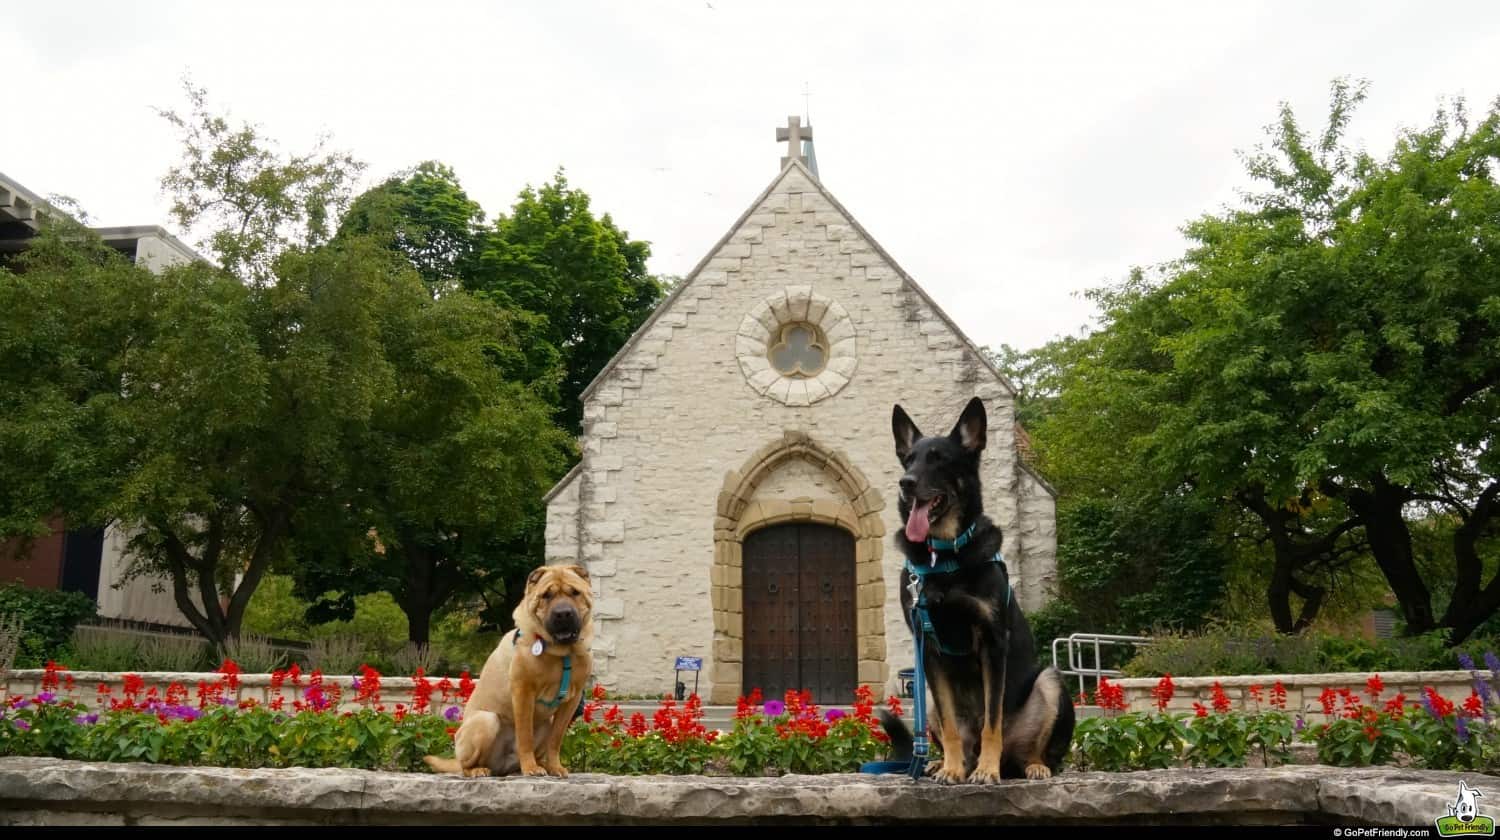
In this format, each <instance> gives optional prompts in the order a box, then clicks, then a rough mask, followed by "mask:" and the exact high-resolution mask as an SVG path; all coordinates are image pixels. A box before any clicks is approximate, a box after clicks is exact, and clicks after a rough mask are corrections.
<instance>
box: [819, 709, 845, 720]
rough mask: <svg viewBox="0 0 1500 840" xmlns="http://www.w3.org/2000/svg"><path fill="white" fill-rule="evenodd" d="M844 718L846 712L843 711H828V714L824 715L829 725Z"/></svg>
mask: <svg viewBox="0 0 1500 840" xmlns="http://www.w3.org/2000/svg"><path fill="white" fill-rule="evenodd" d="M843 716H844V710H843V709H829V710H828V711H826V712H824V713H823V720H826V721H828V722H829V723H833V722H834V721H836V720H838V719H839V718H841V717H843Z"/></svg>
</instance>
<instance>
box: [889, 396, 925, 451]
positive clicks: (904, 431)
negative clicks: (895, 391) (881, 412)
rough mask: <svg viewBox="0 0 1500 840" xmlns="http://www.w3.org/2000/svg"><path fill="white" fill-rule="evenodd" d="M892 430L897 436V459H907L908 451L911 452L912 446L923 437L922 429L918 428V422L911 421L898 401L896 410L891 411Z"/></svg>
mask: <svg viewBox="0 0 1500 840" xmlns="http://www.w3.org/2000/svg"><path fill="white" fill-rule="evenodd" d="M891 432H892V433H894V434H895V436H896V459H897V460H899V461H905V460H906V456H907V453H909V452H911V448H912V447H913V446H916V445H917V441H919V440H921V439H922V430H921V429H918V428H917V424H916V423H913V422H911V418H910V417H907V416H906V412H905V411H902V410H901V405H900V403H897V404H896V408H895V410H894V411H892V412H891Z"/></svg>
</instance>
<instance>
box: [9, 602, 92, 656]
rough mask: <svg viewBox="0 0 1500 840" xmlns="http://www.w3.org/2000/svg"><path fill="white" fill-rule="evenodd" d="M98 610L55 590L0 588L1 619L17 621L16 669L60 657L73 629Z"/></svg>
mask: <svg viewBox="0 0 1500 840" xmlns="http://www.w3.org/2000/svg"><path fill="white" fill-rule="evenodd" d="M97 611H98V607H97V605H96V604H95V603H94V602H93V601H92V600H90V599H89V598H88V597H87V596H85V595H82V594H80V593H77V592H62V591H59V590H56V589H28V588H26V587H23V586H16V585H6V586H0V616H9V617H10V618H11V620H12V621H16V620H19V621H20V623H21V626H22V628H23V629H22V633H21V635H20V640H19V644H18V645H17V647H16V658H15V667H17V668H39V667H41V666H42V665H43V664H44V663H45V662H46V661H47V659H48V658H51V657H55V656H57V655H59V653H60V651H62V650H63V649H64V648H65V646H66V645H67V644H68V642H69V641H70V640H71V639H72V636H73V629H74V628H75V627H77V626H78V625H79V624H80V623H82V622H85V621H91V620H93V619H94V618H95V617H96V616H97Z"/></svg>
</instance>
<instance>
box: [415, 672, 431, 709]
mask: <svg viewBox="0 0 1500 840" xmlns="http://www.w3.org/2000/svg"><path fill="white" fill-rule="evenodd" d="M431 702H432V681H431V680H428V679H427V675H426V673H424V672H423V670H422V669H421V668H418V669H417V673H416V674H415V675H414V676H413V677H412V686H411V707H412V710H413V711H415V712H417V713H418V714H421V713H423V712H425V711H427V706H428V704H430V703H431Z"/></svg>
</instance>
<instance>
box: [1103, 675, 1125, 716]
mask: <svg viewBox="0 0 1500 840" xmlns="http://www.w3.org/2000/svg"><path fill="white" fill-rule="evenodd" d="M1097 697H1098V702H1099V708H1101V709H1104V710H1106V711H1112V712H1123V711H1125V689H1123V688H1121V687H1120V686H1119V685H1118V684H1116V683H1112V682H1110V681H1109V678H1108V677H1100V678H1099V691H1098V693H1097Z"/></svg>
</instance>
